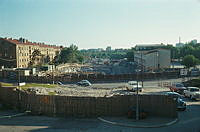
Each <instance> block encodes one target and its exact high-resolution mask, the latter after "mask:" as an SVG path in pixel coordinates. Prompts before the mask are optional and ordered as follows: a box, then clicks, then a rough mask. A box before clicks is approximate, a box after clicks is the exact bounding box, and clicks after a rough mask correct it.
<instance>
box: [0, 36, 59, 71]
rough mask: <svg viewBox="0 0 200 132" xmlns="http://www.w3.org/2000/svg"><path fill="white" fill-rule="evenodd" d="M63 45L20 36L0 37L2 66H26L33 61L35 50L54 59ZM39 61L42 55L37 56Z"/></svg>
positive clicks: (43, 56) (0, 63)
mask: <svg viewBox="0 0 200 132" xmlns="http://www.w3.org/2000/svg"><path fill="white" fill-rule="evenodd" d="M60 49H61V47H58V46H55V45H46V44H44V43H36V42H29V41H28V40H26V39H23V38H20V39H19V40H18V39H12V38H0V66H4V67H8V68H26V67H28V66H29V64H30V63H31V59H32V57H33V52H34V51H39V52H40V56H42V58H43V59H44V58H45V57H46V58H48V59H49V61H52V60H53V59H54V57H55V56H56V54H58V53H59V51H60ZM36 61H37V62H39V61H41V60H40V57H39V58H36Z"/></svg>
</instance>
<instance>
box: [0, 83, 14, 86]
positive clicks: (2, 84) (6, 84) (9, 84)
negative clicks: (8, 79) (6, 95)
mask: <svg viewBox="0 0 200 132" xmlns="http://www.w3.org/2000/svg"><path fill="white" fill-rule="evenodd" d="M0 84H1V86H13V84H12V83H5V82H0Z"/></svg>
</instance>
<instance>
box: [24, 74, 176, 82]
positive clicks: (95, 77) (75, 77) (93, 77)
mask: <svg viewBox="0 0 200 132" xmlns="http://www.w3.org/2000/svg"><path fill="white" fill-rule="evenodd" d="M176 77H178V73H177V72H163V73H144V74H122V75H102V74H70V75H66V76H54V77H52V76H44V77H43V76H42V77H40V76H21V77H20V80H21V81H25V82H37V83H52V82H53V81H60V82H63V83H73V82H78V81H80V80H84V79H87V80H89V81H91V82H113V81H127V80H137V79H139V80H141V79H143V80H148V79H158V78H159V79H162V78H163V79H164V78H176Z"/></svg>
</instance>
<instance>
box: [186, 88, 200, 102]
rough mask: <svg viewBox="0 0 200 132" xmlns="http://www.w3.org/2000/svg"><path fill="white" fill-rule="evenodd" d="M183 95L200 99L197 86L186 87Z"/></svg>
mask: <svg viewBox="0 0 200 132" xmlns="http://www.w3.org/2000/svg"><path fill="white" fill-rule="evenodd" d="M183 94H184V95H185V97H189V98H191V99H195V100H197V99H200V90H199V88H197V87H187V90H184V93H183Z"/></svg>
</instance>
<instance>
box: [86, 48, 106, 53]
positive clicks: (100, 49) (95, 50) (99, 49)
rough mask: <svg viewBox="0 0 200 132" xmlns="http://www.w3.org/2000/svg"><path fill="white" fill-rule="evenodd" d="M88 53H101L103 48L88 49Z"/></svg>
mask: <svg viewBox="0 0 200 132" xmlns="http://www.w3.org/2000/svg"><path fill="white" fill-rule="evenodd" d="M88 51H90V52H101V51H104V49H103V48H98V49H88Z"/></svg>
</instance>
